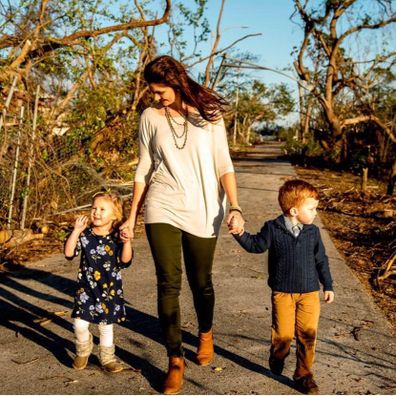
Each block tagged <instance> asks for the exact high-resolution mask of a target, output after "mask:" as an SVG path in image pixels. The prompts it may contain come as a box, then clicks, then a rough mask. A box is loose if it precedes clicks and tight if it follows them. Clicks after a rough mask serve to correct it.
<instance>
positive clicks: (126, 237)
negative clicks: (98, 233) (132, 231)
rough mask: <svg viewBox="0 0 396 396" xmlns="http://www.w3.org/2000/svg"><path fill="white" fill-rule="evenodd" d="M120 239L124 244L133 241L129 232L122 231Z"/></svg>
mask: <svg viewBox="0 0 396 396" xmlns="http://www.w3.org/2000/svg"><path fill="white" fill-rule="evenodd" d="M120 239H121V242H122V243H127V242H130V241H131V240H132V238H131V237H130V236H129V234H128V232H127V231H120Z"/></svg>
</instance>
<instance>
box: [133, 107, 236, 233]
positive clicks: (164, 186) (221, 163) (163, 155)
mask: <svg viewBox="0 0 396 396" xmlns="http://www.w3.org/2000/svg"><path fill="white" fill-rule="evenodd" d="M192 118H193V116H191V115H190V116H189V123H188V135H187V142H186V145H185V147H184V148H183V149H181V150H180V149H178V148H177V147H176V145H175V142H174V139H173V136H172V131H171V129H170V127H169V124H168V121H167V119H166V117H165V116H164V115H161V114H160V113H159V112H158V110H155V109H154V108H148V109H146V110H145V111H144V112H143V114H142V116H141V119H140V126H139V150H140V152H139V164H138V167H137V170H136V175H135V182H141V183H146V184H148V185H149V188H148V191H147V195H146V200H145V223H146V224H151V223H167V224H171V225H173V226H175V227H177V228H179V229H181V230H184V231H186V232H188V233H190V234H193V235H196V236H198V237H202V238H211V237H215V236H217V235H218V234H219V230H220V225H221V222H222V220H223V217H224V212H225V194H224V190H223V188H222V186H221V183H220V177H221V176H223V175H224V174H226V173H230V172H234V167H233V165H232V162H231V158H230V153H229V149H228V143H227V135H226V131H225V127H224V121H223V120H222V119H221V120H220V121H219V122H217V123H215V124H212V123H208V122H204V121H203V120H202V118H200V117H199V118H198V116H197V117H196V118H198V119H197V120H194V119H192ZM174 120H176V121H177V122H178V123H180V124H182V123H183V120H184V119H183V118H182V117H174ZM173 126H174V128H175V130H176V132H177V134H178V135H179V136H180V135H181V134H182V133H183V125H176V124H173ZM176 140H177V143H178V146H179V147H180V146H182V144H183V141H184V140H183V139H178V138H176Z"/></svg>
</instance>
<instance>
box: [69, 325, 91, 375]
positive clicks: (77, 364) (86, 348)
mask: <svg viewBox="0 0 396 396" xmlns="http://www.w3.org/2000/svg"><path fill="white" fill-rule="evenodd" d="M92 348H93V337H92V334H91V333H89V340H88V341H84V342H79V341H77V340H76V357H75V358H74V360H73V367H74V368H75V369H76V370H82V369H85V367H87V364H88V359H89V355H90V354H91V352H92Z"/></svg>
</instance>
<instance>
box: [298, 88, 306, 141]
mask: <svg viewBox="0 0 396 396" xmlns="http://www.w3.org/2000/svg"><path fill="white" fill-rule="evenodd" d="M297 88H298V103H299V107H300V136H299V139H298V140H300V141H302V143H304V126H305V124H306V121H307V117H306V115H305V112H304V108H305V106H304V92H303V89H302V87H301V84H297Z"/></svg>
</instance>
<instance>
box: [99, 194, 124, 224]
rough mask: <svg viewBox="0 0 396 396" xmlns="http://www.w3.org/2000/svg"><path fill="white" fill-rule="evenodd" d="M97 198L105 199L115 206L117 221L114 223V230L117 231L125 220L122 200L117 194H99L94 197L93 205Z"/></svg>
mask: <svg viewBox="0 0 396 396" xmlns="http://www.w3.org/2000/svg"><path fill="white" fill-rule="evenodd" d="M96 198H103V199H105V200H107V201H109V202H111V203H112V204H113V212H114V216H115V218H116V219H115V220H114V221H113V228H114V229H117V228H118V227H119V226H120V225H121V222H122V219H123V210H122V199H121V197H120V196H119V195H118V194H116V193H110V192H107V191H100V192H97V193H96V194H94V195H93V196H92V204H93V203H94V202H95V199H96Z"/></svg>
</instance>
